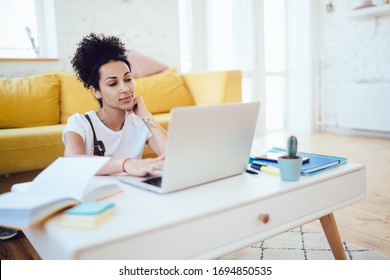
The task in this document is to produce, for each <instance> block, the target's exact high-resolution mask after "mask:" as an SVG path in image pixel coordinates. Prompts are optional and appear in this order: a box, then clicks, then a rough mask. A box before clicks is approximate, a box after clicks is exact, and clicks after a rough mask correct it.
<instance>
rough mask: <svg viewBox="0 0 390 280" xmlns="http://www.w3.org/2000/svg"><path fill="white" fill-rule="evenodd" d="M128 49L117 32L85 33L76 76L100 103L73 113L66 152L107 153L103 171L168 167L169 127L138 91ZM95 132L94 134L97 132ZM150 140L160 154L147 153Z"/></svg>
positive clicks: (130, 171)
mask: <svg viewBox="0 0 390 280" xmlns="http://www.w3.org/2000/svg"><path fill="white" fill-rule="evenodd" d="M125 52H126V49H125V47H124V44H123V43H122V42H121V41H120V39H119V38H117V37H114V36H104V35H96V34H94V33H91V34H90V35H87V36H85V37H84V38H83V39H82V40H81V42H80V43H79V44H78V48H77V50H76V53H75V55H74V57H73V59H72V66H73V68H74V70H75V72H76V75H77V78H78V79H79V80H80V81H81V82H82V83H83V84H84V86H85V87H86V88H88V89H90V90H91V91H92V94H93V95H94V96H95V97H96V98H97V99H98V101H99V104H100V109H99V110H97V111H90V112H87V113H86V114H85V115H82V114H78V113H77V114H74V115H72V116H71V117H69V119H68V123H67V125H66V126H65V128H64V130H63V132H62V138H63V141H64V144H65V156H78V155H104V156H109V157H111V160H110V161H109V162H108V164H106V165H105V166H104V167H103V168H102V169H101V170H100V171H99V174H113V173H120V172H126V173H128V174H130V175H135V176H145V175H147V174H149V173H154V172H155V171H156V170H161V169H162V168H163V161H164V153H165V147H166V140H167V132H166V131H165V130H164V129H163V128H162V127H161V126H160V125H159V124H158V123H157V122H156V121H155V120H154V119H153V117H152V114H151V113H150V112H149V111H148V109H147V108H146V106H145V103H144V101H143V99H142V97H141V96H137V97H136V96H135V95H134V94H135V85H134V81H133V77H132V74H131V66H130V63H129V61H128V60H127V59H126V57H125ZM94 134H95V137H94ZM145 144H147V145H149V147H150V148H151V149H152V150H153V151H154V152H155V153H156V154H157V155H159V157H157V158H153V159H152V158H150V159H142V152H143V149H144V146H145Z"/></svg>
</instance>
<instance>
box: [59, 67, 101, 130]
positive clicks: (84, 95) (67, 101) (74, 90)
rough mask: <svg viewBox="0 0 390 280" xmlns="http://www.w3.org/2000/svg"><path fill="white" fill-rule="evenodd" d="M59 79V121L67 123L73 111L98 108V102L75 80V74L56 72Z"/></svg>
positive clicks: (78, 111)
mask: <svg viewBox="0 0 390 280" xmlns="http://www.w3.org/2000/svg"><path fill="white" fill-rule="evenodd" d="M56 74H57V76H58V78H59V80H60V89H61V91H60V108H61V123H67V122H68V118H69V117H70V116H71V115H73V114H74V113H81V114H83V113H85V112H88V111H91V110H96V109H98V108H99V103H98V101H97V100H96V98H95V97H94V96H93V94H92V93H91V91H89V90H88V89H86V88H85V87H84V86H83V84H82V83H81V82H80V81H79V80H77V78H76V75H75V74H72V73H66V72H57V73H56Z"/></svg>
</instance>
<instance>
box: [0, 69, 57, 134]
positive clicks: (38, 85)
mask: <svg viewBox="0 0 390 280" xmlns="http://www.w3.org/2000/svg"><path fill="white" fill-rule="evenodd" d="M59 98H60V97H59V82H58V79H57V77H56V75H54V74H44V75H37V76H30V77H24V78H2V79H0V100H1V102H0V112H1V114H0V128H12V127H15V128H17V127H32V126H42V125H52V124H58V123H59V120H60V99H59Z"/></svg>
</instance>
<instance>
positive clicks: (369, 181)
mask: <svg viewBox="0 0 390 280" xmlns="http://www.w3.org/2000/svg"><path fill="white" fill-rule="evenodd" d="M295 135H296V136H297V137H298V142H299V147H298V149H299V150H301V151H305V152H311V153H319V154H328V155H335V156H342V157H346V158H347V159H348V161H350V162H357V163H362V164H364V165H365V166H366V198H365V200H363V201H361V202H358V203H356V204H354V205H351V206H349V207H346V208H344V209H340V210H338V211H336V212H335V213H334V216H335V219H336V222H337V225H338V229H339V232H340V236H341V239H342V240H346V241H349V242H352V243H354V244H356V245H359V246H361V247H364V248H371V249H374V250H376V251H379V252H381V253H382V254H385V255H387V256H390V139H383V138H372V137H357V136H346V135H339V134H330V133H314V134H310V135H300V134H295ZM288 136H289V135H288V134H286V133H268V134H267V135H260V136H257V139H256V140H257V141H256V145H255V146H254V147H253V152H256V150H258V149H263V148H264V147H272V146H282V147H285V146H286V143H285V142H286V140H287V137H288ZM309 225H310V227H312V228H315V229H321V225H320V222H319V221H313V222H312V223H310V224H309Z"/></svg>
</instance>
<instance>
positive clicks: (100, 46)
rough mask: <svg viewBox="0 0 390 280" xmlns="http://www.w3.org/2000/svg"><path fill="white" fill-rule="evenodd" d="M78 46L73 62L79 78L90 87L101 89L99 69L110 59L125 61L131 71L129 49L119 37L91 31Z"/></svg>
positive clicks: (85, 85)
mask: <svg viewBox="0 0 390 280" xmlns="http://www.w3.org/2000/svg"><path fill="white" fill-rule="evenodd" d="M77 46H78V48H77V49H76V52H75V55H74V57H73V59H72V61H71V63H72V66H73V69H74V70H75V72H76V76H77V78H78V79H79V80H80V81H81V82H82V83H83V85H84V87H86V88H88V89H89V88H90V87H91V86H93V87H94V88H96V89H97V90H99V79H100V73H99V69H100V67H101V66H102V65H104V64H106V63H108V62H110V61H123V62H124V63H126V65H127V66H128V67H129V69H130V71H131V66H130V62H129V61H128V60H127V58H126V51H127V50H126V48H125V45H124V43H123V42H122V41H121V40H120V39H119V38H118V37H115V36H105V35H103V34H99V35H96V34H95V33H91V34H89V35H87V36H85V37H84V38H82V40H81V41H80V42H79V43H78V44H77ZM101 105H102V104H101Z"/></svg>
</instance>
